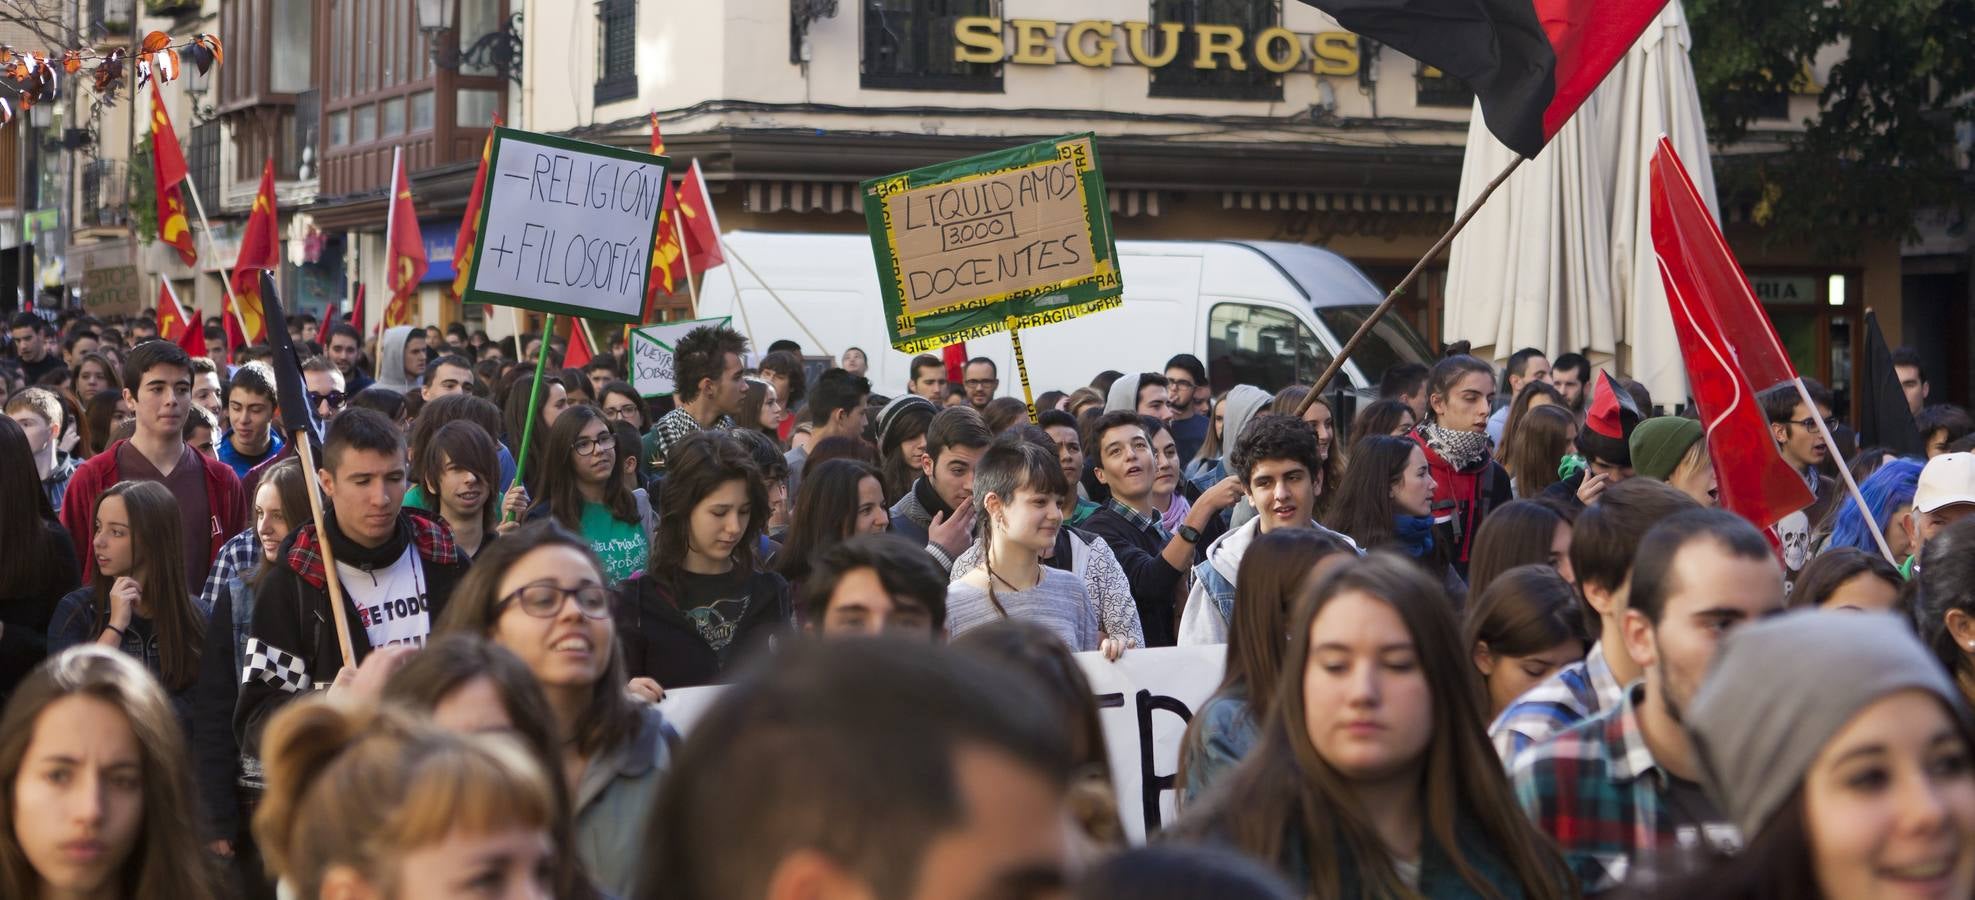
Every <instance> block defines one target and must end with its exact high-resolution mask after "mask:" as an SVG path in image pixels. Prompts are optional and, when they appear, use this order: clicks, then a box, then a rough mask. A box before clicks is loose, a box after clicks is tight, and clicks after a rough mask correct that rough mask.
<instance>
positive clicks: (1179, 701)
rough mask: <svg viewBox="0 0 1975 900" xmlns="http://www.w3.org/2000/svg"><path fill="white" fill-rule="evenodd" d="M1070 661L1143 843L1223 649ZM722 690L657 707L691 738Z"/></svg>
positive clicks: (1165, 818)
mask: <svg viewBox="0 0 1975 900" xmlns="http://www.w3.org/2000/svg"><path fill="white" fill-rule="evenodd" d="M1076 658H1077V663H1078V664H1079V665H1081V666H1082V667H1083V672H1084V677H1085V678H1087V679H1089V680H1090V689H1091V692H1092V693H1093V694H1095V695H1096V699H1097V708H1098V709H1097V716H1098V719H1099V720H1100V721H1101V722H1102V723H1103V726H1104V744H1105V748H1106V749H1107V750H1108V751H1109V755H1110V758H1111V786H1112V789H1113V790H1115V791H1116V792H1117V798H1118V818H1119V820H1120V821H1121V822H1122V823H1123V824H1124V826H1125V833H1126V834H1127V835H1128V836H1130V838H1131V839H1132V841H1133V842H1135V843H1144V841H1145V836H1146V834H1147V833H1148V832H1151V831H1157V830H1158V829H1159V828H1161V827H1164V826H1166V825H1170V824H1172V823H1173V817H1174V802H1173V801H1174V798H1175V797H1176V796H1177V794H1176V792H1175V790H1174V785H1173V781H1174V778H1173V776H1174V775H1175V774H1176V773H1177V772H1178V771H1179V752H1180V739H1181V738H1183V737H1185V735H1186V726H1187V723H1188V722H1189V721H1191V720H1192V719H1193V713H1194V712H1195V711H1196V710H1198V709H1199V708H1200V706H1201V704H1203V703H1206V702H1207V698H1208V697H1211V696H1213V694H1214V689H1215V688H1216V687H1219V686H1220V683H1221V670H1222V669H1223V667H1224V666H1225V663H1226V660H1227V647H1226V646H1225V645H1221V644H1215V645H1212V646H1206V647H1153V648H1149V649H1140V650H1132V651H1129V652H1127V653H1126V654H1125V655H1124V656H1122V657H1120V658H1119V659H1118V661H1117V662H1109V661H1107V660H1105V659H1104V655H1103V654H1101V653H1096V652H1091V653H1078V654H1076ZM721 690H722V688H719V687H696V688H679V689H676V690H670V691H666V692H665V701H664V702H663V703H661V704H660V705H659V707H658V708H659V711H660V712H663V713H665V718H666V719H667V720H668V721H670V722H671V723H672V726H673V727H674V728H677V729H679V733H681V734H684V735H687V736H688V737H690V736H691V733H692V727H693V725H694V723H696V722H698V721H699V718H700V717H701V716H703V715H705V714H706V711H707V709H708V708H710V707H711V706H712V705H713V703H714V702H715V701H716V700H718V699H719V698H720V692H721Z"/></svg>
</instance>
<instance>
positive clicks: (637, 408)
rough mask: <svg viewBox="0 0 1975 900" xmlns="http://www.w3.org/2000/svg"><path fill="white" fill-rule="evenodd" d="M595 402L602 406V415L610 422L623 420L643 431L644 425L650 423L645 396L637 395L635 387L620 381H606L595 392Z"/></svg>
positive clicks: (640, 432)
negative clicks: (600, 388)
mask: <svg viewBox="0 0 1975 900" xmlns="http://www.w3.org/2000/svg"><path fill="white" fill-rule="evenodd" d="M597 404H598V405H599V406H602V407H603V417H604V418H606V419H609V420H611V421H612V422H623V423H625V424H627V425H630V426H631V427H632V428H635V429H637V431H638V433H639V434H644V433H645V426H646V425H649V424H650V423H651V414H650V413H649V412H648V408H647V407H646V406H645V398H643V397H640V396H638V391H637V389H636V388H633V387H632V386H630V385H628V384H625V383H624V382H622V381H612V382H608V383H606V384H605V385H604V386H603V390H601V391H598V392H597Z"/></svg>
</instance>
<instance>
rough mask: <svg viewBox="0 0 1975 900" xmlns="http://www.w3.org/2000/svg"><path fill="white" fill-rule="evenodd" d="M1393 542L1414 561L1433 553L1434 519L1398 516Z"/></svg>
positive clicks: (1430, 517)
mask: <svg viewBox="0 0 1975 900" xmlns="http://www.w3.org/2000/svg"><path fill="white" fill-rule="evenodd" d="M1392 540H1393V541H1395V542H1397V543H1398V544H1399V547H1400V549H1403V550H1405V551H1406V553H1407V554H1409V555H1411V556H1412V557H1413V558H1414V559H1423V558H1425V557H1426V555H1427V554H1429V553H1432V552H1433V517H1432V516H1398V517H1395V519H1394V520H1393V526H1392Z"/></svg>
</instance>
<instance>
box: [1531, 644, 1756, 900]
mask: <svg viewBox="0 0 1975 900" xmlns="http://www.w3.org/2000/svg"><path fill="white" fill-rule="evenodd" d="M1645 690H1646V686H1645V685H1644V684H1643V683H1640V684H1634V685H1633V686H1632V687H1631V688H1630V689H1628V690H1627V691H1626V692H1625V694H1624V696H1623V697H1622V699H1621V700H1620V702H1619V703H1618V705H1617V706H1614V707H1611V708H1609V709H1607V710H1605V711H1604V712H1601V713H1599V714H1597V715H1596V716H1593V717H1591V718H1589V719H1586V720H1584V721H1583V722H1579V723H1578V724H1576V725H1574V726H1572V727H1571V728H1569V729H1567V730H1565V731H1564V732H1563V733H1561V734H1558V735H1557V736H1556V737H1554V738H1551V739H1550V740H1547V741H1544V742H1542V743H1540V744H1537V745H1535V746H1533V747H1531V748H1530V749H1529V751H1528V752H1526V753H1524V754H1523V755H1522V756H1521V757H1520V758H1518V759H1517V760H1516V765H1515V768H1514V769H1513V770H1512V771H1511V772H1510V773H1509V781H1510V783H1511V785H1512V786H1513V787H1514V789H1515V793H1516V801H1517V802H1518V803H1521V804H1522V808H1523V811H1524V812H1526V813H1528V814H1529V817H1530V819H1532V820H1534V821H1535V823H1536V827H1537V828H1538V829H1540V830H1541V831H1543V833H1545V834H1548V835H1549V836H1550V837H1551V839H1552V840H1555V841H1556V843H1557V849H1558V850H1559V851H1561V852H1562V853H1563V857H1564V864H1565V865H1567V866H1569V867H1570V870H1571V872H1572V873H1574V874H1575V875H1576V876H1577V880H1578V884H1579V886H1581V887H1582V888H1583V890H1584V893H1585V894H1586V895H1590V894H1596V893H1599V892H1601V891H1607V890H1611V889H1612V888H1614V887H1617V886H1618V885H1620V884H1621V883H1623V882H1624V881H1625V880H1626V877H1627V875H1628V874H1629V873H1631V872H1632V871H1633V870H1634V869H1635V868H1640V867H1646V866H1650V865H1651V864H1652V859H1651V857H1652V856H1653V855H1654V854H1655V853H1658V852H1664V851H1667V850H1672V849H1676V848H1694V847H1698V846H1699V844H1700V841H1701V840H1702V837H1703V836H1702V835H1701V834H1700V833H1698V832H1697V831H1696V829H1695V828H1693V827H1692V826H1682V825H1679V824H1678V823H1677V822H1676V821H1675V817H1674V816H1672V815H1669V814H1666V812H1665V809H1666V800H1665V796H1666V787H1667V785H1668V783H1669V780H1670V779H1671V777H1672V776H1671V775H1669V774H1668V773H1667V772H1666V770H1664V769H1662V768H1660V767H1659V765H1658V763H1656V762H1655V761H1654V760H1653V752H1652V750H1651V749H1650V748H1648V747H1647V746H1646V735H1645V733H1644V732H1643V731H1641V730H1640V728H1639V713H1638V704H1639V702H1640V701H1641V700H1642V699H1644V697H1645ZM1706 829H1707V831H1708V834H1707V835H1706V838H1707V839H1708V842H1709V843H1711V844H1714V845H1716V846H1719V847H1724V848H1727V849H1730V850H1732V849H1736V848H1739V845H1740V839H1739V836H1738V835H1736V834H1735V833H1734V828H1733V827H1732V826H1730V825H1726V824H1719V825H1717V824H1712V823H1710V824H1708V825H1707V826H1706Z"/></svg>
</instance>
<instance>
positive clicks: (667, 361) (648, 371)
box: [631, 316, 732, 397]
mask: <svg viewBox="0 0 1975 900" xmlns="http://www.w3.org/2000/svg"><path fill="white" fill-rule="evenodd" d="M731 320H732V317H731V316H721V317H719V318H715V319H694V320H692V321H690V322H665V323H662V324H658V325H647V326H645V327H643V328H633V329H631V388H632V389H633V390H635V391H637V392H638V393H639V394H640V395H642V396H645V397H663V396H665V395H667V394H670V393H672V392H673V391H675V390H677V389H678V385H677V384H675V383H674V381H673V378H672V347H673V345H675V344H677V343H679V339H680V338H683V337H685V336H686V332H689V331H692V330H693V329H695V328H698V327H700V326H702V325H725V324H727V323H728V322H729V321H731Z"/></svg>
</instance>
